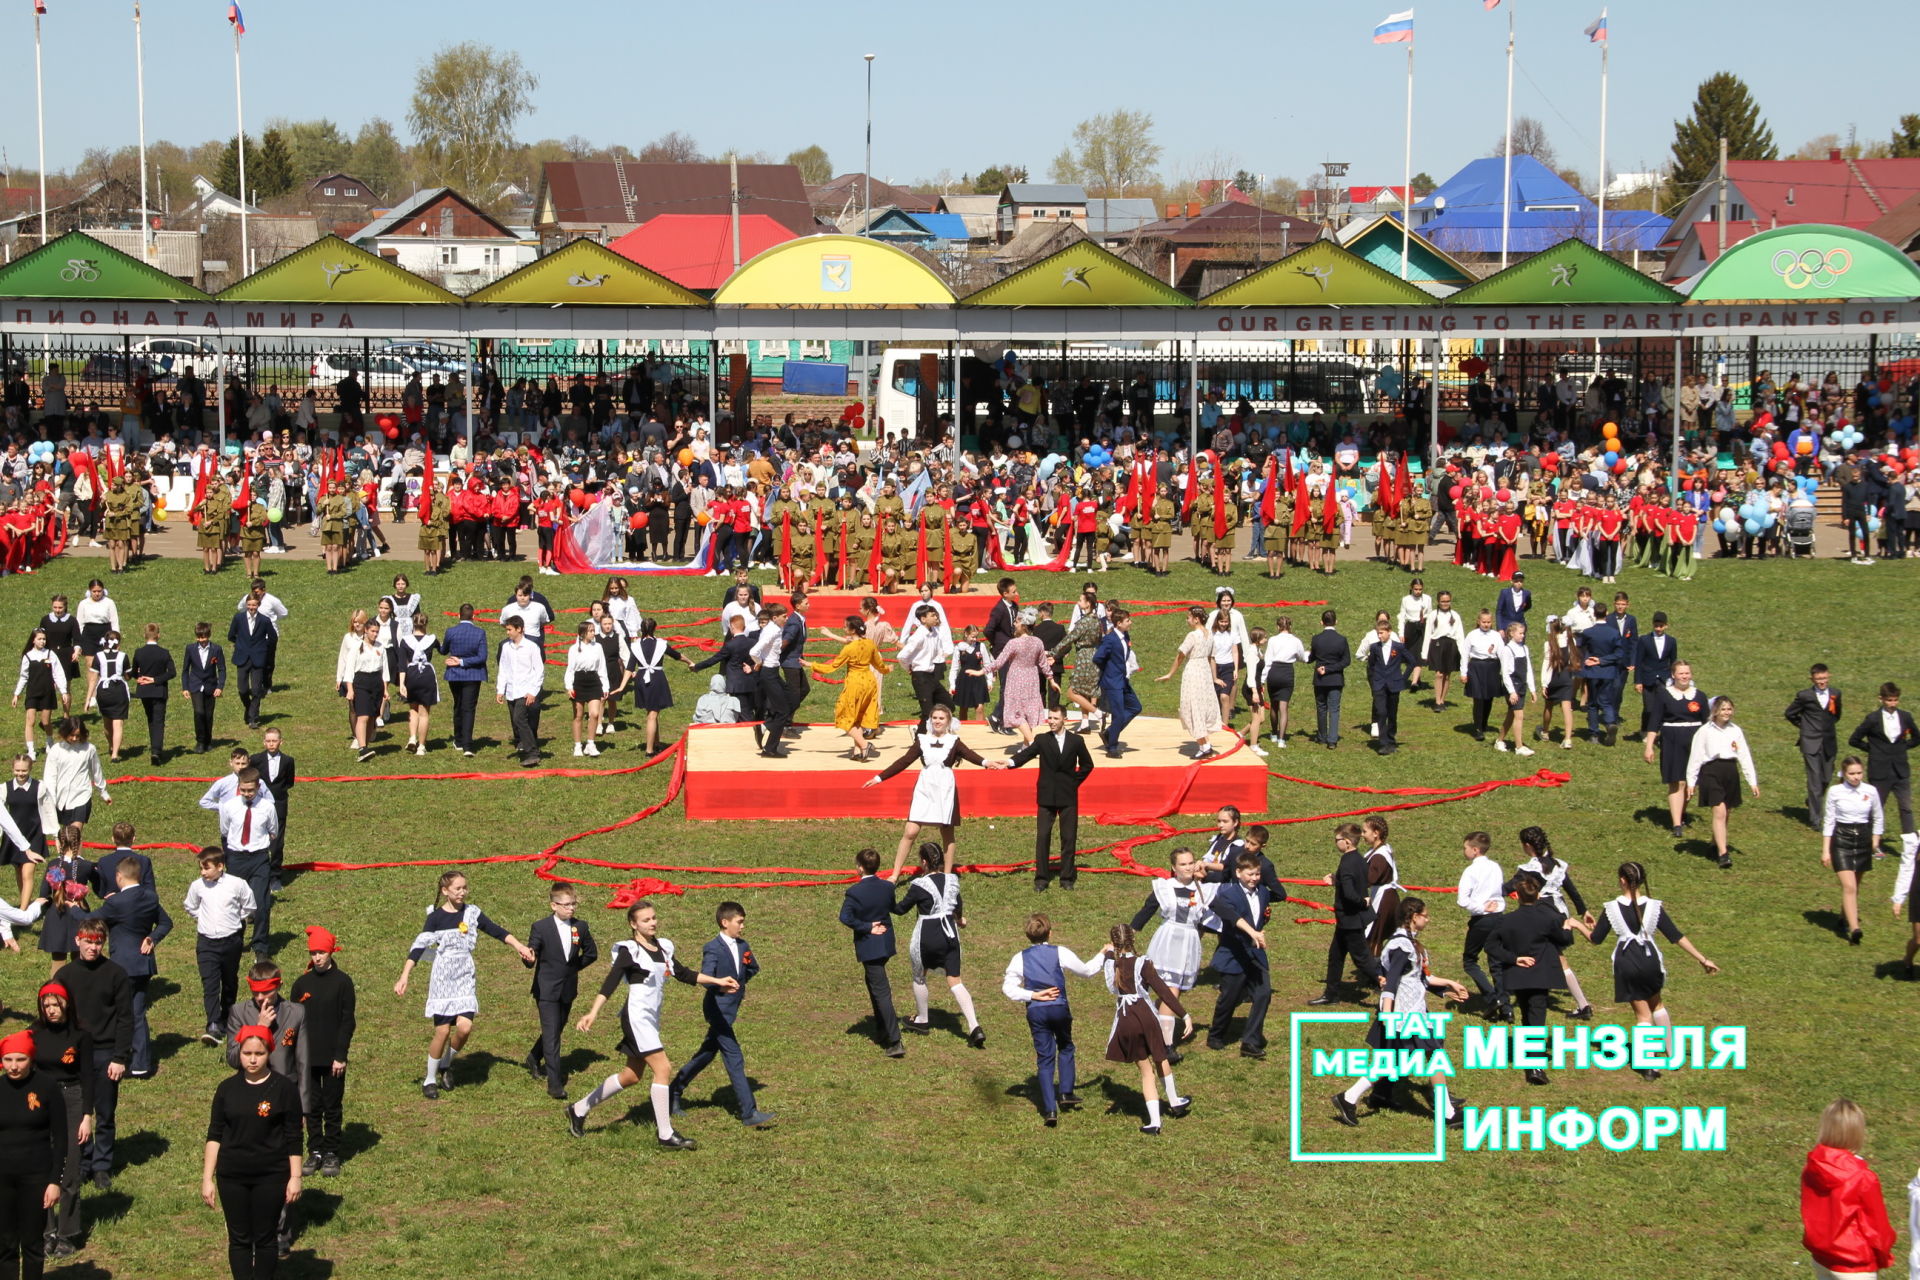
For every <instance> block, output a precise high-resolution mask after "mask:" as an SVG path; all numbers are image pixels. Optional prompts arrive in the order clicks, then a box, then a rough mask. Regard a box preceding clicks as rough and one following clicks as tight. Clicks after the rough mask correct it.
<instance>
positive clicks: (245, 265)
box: [233, 22, 253, 276]
mask: <svg viewBox="0 0 1920 1280" xmlns="http://www.w3.org/2000/svg"><path fill="white" fill-rule="evenodd" d="M233 117H234V121H235V123H236V125H237V126H238V128H239V134H238V139H239V140H238V141H237V142H235V143H234V150H235V151H237V152H238V153H239V156H240V190H239V191H238V192H236V193H235V194H236V195H238V196H239V197H240V274H241V275H243V276H246V275H251V274H252V273H253V254H252V252H251V250H250V249H249V248H248V244H247V113H246V109H245V107H244V106H243V105H242V101H241V97H240V24H239V23H237V22H236V23H234V24H233Z"/></svg>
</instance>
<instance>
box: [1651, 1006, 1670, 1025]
mask: <svg viewBox="0 0 1920 1280" xmlns="http://www.w3.org/2000/svg"><path fill="white" fill-rule="evenodd" d="M1653 1025H1654V1026H1656V1027H1671V1026H1672V1025H1673V1016H1672V1015H1671V1014H1669V1013H1668V1012H1667V1011H1666V1009H1665V1008H1664V1007H1662V1008H1659V1009H1655V1010H1654V1011H1653Z"/></svg>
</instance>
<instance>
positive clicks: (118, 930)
mask: <svg viewBox="0 0 1920 1280" xmlns="http://www.w3.org/2000/svg"><path fill="white" fill-rule="evenodd" d="M137 857H138V855H134V857H126V858H121V859H120V860H118V861H117V862H116V863H115V864H114V867H113V887H112V888H111V889H110V890H108V891H107V893H106V895H105V896H104V897H102V898H101V900H100V906H99V907H98V908H97V909H96V910H95V911H94V913H93V918H94V919H96V920H103V921H105V922H106V925H107V955H108V957H109V958H111V959H112V960H113V962H114V963H115V964H117V965H119V966H120V967H121V968H122V969H125V970H126V971H127V992H128V1006H127V1008H128V1013H129V1015H130V1016H131V1017H132V1018H133V1040H132V1042H131V1045H130V1047H129V1050H128V1057H127V1074H128V1075H130V1076H132V1077H133V1078H134V1079H135V1080H145V1079H147V1078H148V1077H150V1076H151V1075H153V1042H152V1039H151V1037H150V1036H149V1034H148V1031H147V984H148V983H150V982H152V981H153V975H154V974H155V973H156V972H158V967H157V966H156V965H155V963H154V959H153V950H154V948H155V947H157V946H159V945H160V943H161V942H162V941H164V940H165V938H166V936H167V935H168V934H169V933H171V932H172V931H173V920H172V919H171V918H170V917H169V916H168V915H167V909H166V908H165V907H163V906H161V905H160V898H159V896H158V895H157V894H155V893H154V891H153V886H152V885H151V884H142V883H141V882H140V877H141V874H142V873H143V872H144V873H145V874H146V876H147V878H148V879H149V880H151V879H152V878H153V871H152V868H151V866H150V865H144V864H145V863H146V859H144V858H140V859H139V860H138V861H136V860H135V858H137Z"/></svg>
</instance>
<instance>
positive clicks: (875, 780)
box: [860, 703, 1058, 880]
mask: <svg viewBox="0 0 1920 1280" xmlns="http://www.w3.org/2000/svg"><path fill="white" fill-rule="evenodd" d="M1056 714H1058V713H1056ZM956 759H959V760H965V761H966V762H968V763H969V764H976V765H979V766H980V767H981V768H983V769H1005V768H1007V767H1008V765H1007V762H1006V761H1005V760H986V759H983V758H982V757H981V756H980V754H979V753H978V752H976V751H975V750H974V749H973V748H972V747H969V746H968V745H967V744H966V743H964V742H962V741H960V738H959V736H958V735H957V734H955V733H954V732H953V712H952V710H951V709H950V708H949V707H947V705H946V704H945V703H940V704H937V705H936V706H935V707H934V708H933V710H932V711H931V712H930V713H928V716H927V731H926V732H925V733H916V734H914V735H913V742H912V744H911V745H909V746H908V747H907V750H906V752H905V753H904V754H902V755H901V757H900V758H899V759H898V760H895V761H894V762H893V763H892V764H890V765H888V766H887V767H886V768H885V769H883V770H881V771H880V772H879V773H876V774H874V775H873V777H871V778H868V779H867V780H866V781H865V782H863V783H861V784H860V785H861V787H862V788H863V789H864V788H866V787H873V786H878V785H879V784H880V783H882V782H885V781H886V780H887V779H888V778H891V777H893V776H894V775H895V774H897V773H899V772H900V771H901V770H902V769H905V768H906V767H907V766H908V765H910V764H912V763H913V762H914V761H916V760H918V761H919V762H920V766H921V767H920V775H919V777H917V778H915V779H914V783H913V803H912V805H911V806H910V807H909V808H908V810H907V825H906V828H905V830H903V831H902V832H901V833H900V846H899V848H898V849H897V850H896V851H895V853H894V857H893V870H892V871H890V872H889V873H888V874H887V879H889V880H898V879H899V878H900V868H902V867H904V866H905V865H906V863H907V851H908V850H910V849H911V848H913V842H914V840H915V838H917V837H918V836H919V834H920V829H921V828H922V827H926V826H935V827H939V828H940V836H941V848H942V852H943V861H942V864H941V867H940V870H942V871H952V870H953V851H954V844H955V841H956V839H957V833H958V829H959V826H960V796H959V792H958V790H957V789H956V788H955V786H954V782H953V761H954V760H956Z"/></svg>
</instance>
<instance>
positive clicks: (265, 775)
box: [247, 729, 300, 893]
mask: <svg viewBox="0 0 1920 1280" xmlns="http://www.w3.org/2000/svg"><path fill="white" fill-rule="evenodd" d="M281 742H282V739H281V737H280V731H279V730H278V729H269V730H267V731H266V732H265V733H263V734H261V735H260V751H259V753H258V754H256V755H252V756H249V757H247V765H248V767H249V768H251V769H253V770H254V771H255V772H256V773H258V774H259V775H260V785H261V786H262V787H264V788H265V789H266V792H267V794H268V795H270V796H272V797H273V812H274V816H275V817H276V818H277V819H278V821H277V822H275V823H274V827H273V843H272V844H271V845H270V846H269V847H268V850H267V855H268V862H269V875H270V876H271V880H270V881H269V883H268V885H267V891H268V892H269V893H279V892H281V884H280V875H281V869H282V867H284V866H285V864H286V857H287V810H288V808H289V807H290V806H291V804H292V801H293V788H294V785H295V784H296V783H298V782H299V780H300V774H299V771H298V769H297V768H296V767H295V764H294V759H293V757H292V756H290V755H288V754H287V753H286V752H285V751H282V750H281V749H280V747H281Z"/></svg>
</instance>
